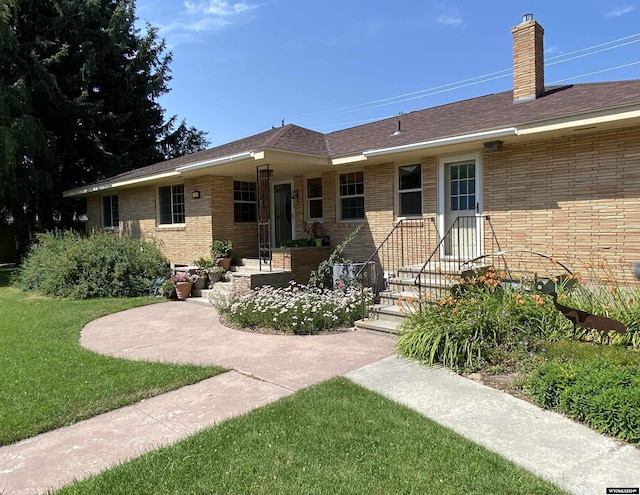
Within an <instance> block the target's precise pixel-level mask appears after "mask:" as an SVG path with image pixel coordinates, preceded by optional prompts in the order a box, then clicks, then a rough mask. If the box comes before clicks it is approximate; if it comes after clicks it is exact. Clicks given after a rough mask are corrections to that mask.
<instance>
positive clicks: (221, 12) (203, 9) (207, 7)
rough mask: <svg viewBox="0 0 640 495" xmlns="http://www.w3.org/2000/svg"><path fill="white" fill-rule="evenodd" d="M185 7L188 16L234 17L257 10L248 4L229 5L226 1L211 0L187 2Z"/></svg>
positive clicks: (186, 0) (187, 0)
mask: <svg viewBox="0 0 640 495" xmlns="http://www.w3.org/2000/svg"><path fill="white" fill-rule="evenodd" d="M184 6H185V8H186V9H187V14H191V15H193V14H204V15H212V16H217V17H228V16H234V15H238V14H242V13H243V12H246V11H248V10H251V9H253V8H255V7H254V6H252V5H249V4H246V3H241V2H238V3H229V2H227V1H225V0H209V1H208V2H193V1H189V0H185V2H184Z"/></svg>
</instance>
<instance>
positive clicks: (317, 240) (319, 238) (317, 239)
mask: <svg viewBox="0 0 640 495" xmlns="http://www.w3.org/2000/svg"><path fill="white" fill-rule="evenodd" d="M322 240H323V239H322V237H316V238H315V239H314V240H313V242H315V244H316V246H318V247H320V246H322Z"/></svg>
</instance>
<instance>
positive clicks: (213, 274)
mask: <svg viewBox="0 0 640 495" xmlns="http://www.w3.org/2000/svg"><path fill="white" fill-rule="evenodd" d="M223 273H224V268H222V267H221V266H220V265H216V266H212V267H211V268H209V269H208V274H209V282H211V283H212V284H215V283H216V282H220V279H221V278H222V274H223Z"/></svg>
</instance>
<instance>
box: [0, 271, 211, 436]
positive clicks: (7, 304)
mask: <svg viewBox="0 0 640 495" xmlns="http://www.w3.org/2000/svg"><path fill="white" fill-rule="evenodd" d="M11 273H12V270H9V269H6V268H0V369H1V370H2V373H0V445H5V444H9V443H12V442H15V441H17V440H20V439H23V438H27V437H30V436H33V435H36V434H38V433H42V432H45V431H48V430H52V429H55V428H59V427H61V426H65V425H68V424H71V423H74V422H77V421H79V420H81V419H85V418H89V417H91V416H95V415H96V414H101V413H104V412H107V411H111V410H113V409H116V408H119V407H122V406H125V405H129V404H132V403H134V402H137V401H139V400H141V399H144V398H147V397H152V396H154V395H158V394H161V393H163V392H166V391H169V390H174V389H177V388H180V387H182V386H184V385H188V384H192V383H195V382H198V381H200V380H203V379H204V378H208V377H210V376H214V375H216V374H219V373H221V372H222V371H223V370H222V369H221V368H219V367H216V366H209V367H200V366H178V365H171V364H159V363H144V362H133V361H125V360H122V359H116V358H111V357H107V356H101V355H98V354H95V353H93V352H91V351H88V350H86V349H84V348H82V347H81V346H80V345H79V343H78V339H79V334H80V329H81V328H82V327H83V326H84V325H85V324H86V323H88V322H89V321H91V320H93V319H95V318H98V317H100V316H104V315H107V314H109V313H115V312H117V311H123V310H125V309H129V308H133V307H136V306H141V305H144V304H149V303H151V302H153V301H154V300H153V299H151V298H147V297H143V298H135V299H116V298H114V299H91V300H67V299H53V298H49V297H42V296H37V295H34V294H31V293H25V292H21V291H19V290H17V289H15V288H13V287H11V286H10V285H9V278H10V275H11Z"/></svg>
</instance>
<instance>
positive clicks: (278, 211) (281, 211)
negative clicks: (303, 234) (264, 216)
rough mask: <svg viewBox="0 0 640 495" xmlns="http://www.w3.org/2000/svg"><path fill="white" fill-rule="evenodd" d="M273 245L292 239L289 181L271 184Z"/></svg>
mask: <svg viewBox="0 0 640 495" xmlns="http://www.w3.org/2000/svg"><path fill="white" fill-rule="evenodd" d="M272 204H273V215H272V218H273V241H274V242H273V247H280V246H281V245H282V243H283V242H285V241H290V240H291V239H293V216H292V212H293V209H292V207H291V182H283V183H276V184H273V203H272Z"/></svg>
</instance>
